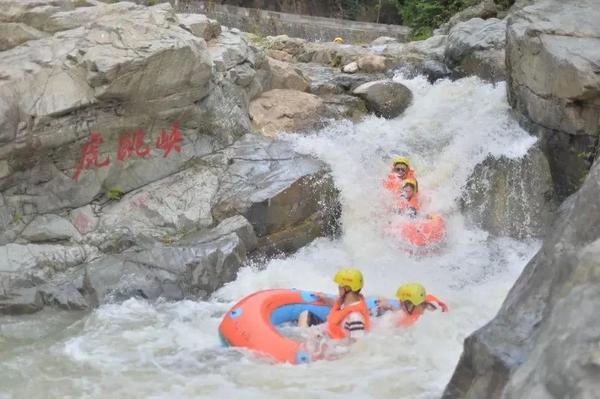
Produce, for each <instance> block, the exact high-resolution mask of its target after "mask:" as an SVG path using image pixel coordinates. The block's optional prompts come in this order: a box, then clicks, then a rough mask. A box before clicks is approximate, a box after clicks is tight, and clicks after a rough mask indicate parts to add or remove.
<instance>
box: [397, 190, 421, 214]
mask: <svg viewBox="0 0 600 399" xmlns="http://www.w3.org/2000/svg"><path fill="white" fill-rule="evenodd" d="M396 208H397V209H400V210H405V209H410V208H414V210H415V211H416V212H418V211H419V210H420V209H421V205H420V203H419V198H418V195H417V193H414V194H413V196H412V197H411V198H410V199H409V200H407V199H406V198H404V197H402V196H399V198H398V200H397V201H396Z"/></svg>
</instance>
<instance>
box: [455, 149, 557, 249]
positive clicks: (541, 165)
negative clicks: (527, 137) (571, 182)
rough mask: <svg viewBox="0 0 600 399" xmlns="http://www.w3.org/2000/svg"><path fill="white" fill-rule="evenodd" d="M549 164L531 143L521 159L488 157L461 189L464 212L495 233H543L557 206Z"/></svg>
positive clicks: (539, 234) (521, 234) (524, 236)
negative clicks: (462, 190) (529, 148)
mask: <svg viewBox="0 0 600 399" xmlns="http://www.w3.org/2000/svg"><path fill="white" fill-rule="evenodd" d="M556 202H557V201H556V197H555V195H554V187H553V185H552V176H551V175H550V167H549V165H548V160H547V159H546V157H545V156H544V153H543V152H542V151H541V150H540V149H539V148H538V147H534V148H532V149H531V150H529V152H528V153H527V155H525V156H524V157H523V158H522V159H515V160H512V159H508V158H506V157H501V158H494V157H492V156H490V157H488V158H487V159H486V160H485V161H484V162H483V163H481V164H479V165H477V167H476V168H475V171H474V172H473V174H472V176H471V177H470V178H469V180H468V182H467V185H466V187H465V190H464V194H463V198H462V203H461V207H462V209H463V212H464V213H465V214H467V215H468V216H469V218H470V219H471V220H472V221H473V222H475V224H477V225H478V226H479V227H481V228H483V229H484V230H486V231H489V232H490V233H492V234H495V235H501V236H510V237H513V238H517V239H522V238H527V237H543V236H544V235H545V233H546V232H547V229H548V227H549V226H550V224H551V222H552V220H553V218H554V211H555V210H556Z"/></svg>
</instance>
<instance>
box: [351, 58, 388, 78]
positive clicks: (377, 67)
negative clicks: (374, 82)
mask: <svg viewBox="0 0 600 399" xmlns="http://www.w3.org/2000/svg"><path fill="white" fill-rule="evenodd" d="M356 63H357V64H358V69H360V70H361V71H363V72H365V73H378V72H385V71H386V70H387V65H386V59H385V57H384V56H382V55H377V54H369V55H364V56H362V57H360V58H359V59H358V60H357V61H356Z"/></svg>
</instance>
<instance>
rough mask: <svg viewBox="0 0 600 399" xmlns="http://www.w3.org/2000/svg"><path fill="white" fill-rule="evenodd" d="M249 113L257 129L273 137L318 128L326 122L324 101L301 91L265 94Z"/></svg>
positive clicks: (272, 91) (271, 91)
mask: <svg viewBox="0 0 600 399" xmlns="http://www.w3.org/2000/svg"><path fill="white" fill-rule="evenodd" d="M249 111H250V118H251V119H252V122H253V125H254V126H255V128H256V129H257V130H258V131H260V132H261V133H262V134H264V135H266V136H270V137H275V136H277V135H278V134H279V133H281V132H284V133H286V132H287V133H290V132H298V131H307V130H311V129H316V128H318V127H320V126H322V125H323V123H324V121H323V116H324V106H323V101H322V100H321V99H320V98H319V97H317V96H315V95H314V94H309V93H303V92H301V91H298V90H284V89H274V90H269V91H267V92H264V93H262V94H261V95H260V96H259V97H257V98H256V99H254V100H253V101H252V102H251V103H250V109H249Z"/></svg>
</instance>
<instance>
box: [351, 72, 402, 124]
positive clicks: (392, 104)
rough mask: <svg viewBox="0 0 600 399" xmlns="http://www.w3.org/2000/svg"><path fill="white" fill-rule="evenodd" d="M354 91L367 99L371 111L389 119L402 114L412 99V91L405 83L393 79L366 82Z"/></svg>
mask: <svg viewBox="0 0 600 399" xmlns="http://www.w3.org/2000/svg"><path fill="white" fill-rule="evenodd" d="M352 93H353V94H354V95H356V96H358V97H360V98H362V99H363V100H365V102H366V103H367V108H368V109H369V111H370V112H373V113H374V114H375V115H377V116H382V117H384V118H387V119H391V118H395V117H397V116H398V115H400V114H401V113H402V112H404V110H405V109H406V108H407V107H408V106H409V105H410V103H411V101H412V92H411V91H410V90H409V89H408V88H407V87H406V86H404V85H403V84H401V83H398V82H393V81H391V80H379V81H375V82H369V83H365V84H363V85H361V86H359V87H357V88H356V89H354V90H353V92H352Z"/></svg>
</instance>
